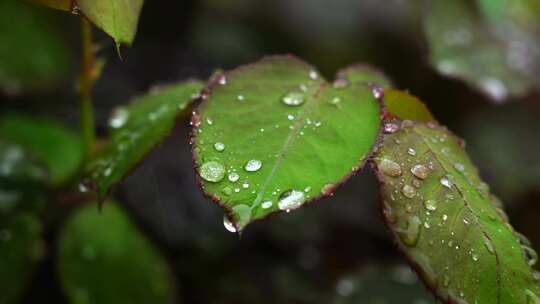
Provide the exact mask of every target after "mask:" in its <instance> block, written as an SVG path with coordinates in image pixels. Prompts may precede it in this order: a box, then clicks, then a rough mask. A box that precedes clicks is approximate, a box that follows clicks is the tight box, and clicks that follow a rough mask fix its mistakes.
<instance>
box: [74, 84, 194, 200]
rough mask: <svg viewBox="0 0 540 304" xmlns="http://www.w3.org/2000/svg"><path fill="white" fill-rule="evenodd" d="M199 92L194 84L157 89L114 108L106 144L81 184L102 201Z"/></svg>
mask: <svg viewBox="0 0 540 304" xmlns="http://www.w3.org/2000/svg"><path fill="white" fill-rule="evenodd" d="M201 88H202V83H200V82H198V81H190V82H185V83H180V84H176V85H170V86H165V87H158V88H156V89H153V90H152V91H151V92H150V93H149V94H147V95H145V96H142V97H139V98H137V99H136V100H134V101H133V103H131V104H130V105H129V106H125V107H119V108H117V109H116V110H115V111H114V112H113V114H112V116H111V117H110V119H109V127H110V140H109V142H108V143H107V144H106V145H105V146H104V147H103V149H102V150H101V151H100V152H98V153H97V155H96V157H95V158H93V159H92V160H91V161H90V162H89V164H88V166H87V167H86V169H85V172H86V173H85V175H86V179H85V181H84V183H85V184H86V185H87V186H88V187H90V188H92V189H94V190H96V191H97V193H98V195H99V196H100V197H101V198H104V197H105V196H106V195H107V193H108V192H109V190H110V188H111V187H112V185H113V184H115V183H118V182H119V181H120V180H122V178H124V176H126V175H127V174H128V173H129V172H130V171H131V170H132V169H133V168H134V167H135V166H136V165H137V164H138V163H139V162H140V161H142V159H143V158H144V156H146V154H148V153H149V152H150V151H151V150H152V148H154V147H155V146H156V145H158V144H159V143H160V142H161V141H163V139H164V138H165V137H166V136H167V135H169V133H170V132H171V130H172V129H173V127H174V124H175V122H176V119H177V117H178V116H179V115H180V114H181V113H182V112H183V111H184V110H185V109H186V108H187V106H188V105H189V104H190V103H191V101H192V99H193V96H194V95H196V94H197V93H198V92H199V91H200V89H201Z"/></svg>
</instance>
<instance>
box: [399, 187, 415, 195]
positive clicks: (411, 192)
mask: <svg viewBox="0 0 540 304" xmlns="http://www.w3.org/2000/svg"><path fill="white" fill-rule="evenodd" d="M401 193H403V195H404V196H405V197H407V198H413V197H414V196H415V195H416V190H415V189H414V188H413V187H412V186H410V185H404V186H403V188H401Z"/></svg>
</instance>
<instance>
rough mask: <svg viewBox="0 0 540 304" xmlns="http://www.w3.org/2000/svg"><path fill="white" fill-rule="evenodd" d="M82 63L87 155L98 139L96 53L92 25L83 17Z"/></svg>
mask: <svg viewBox="0 0 540 304" xmlns="http://www.w3.org/2000/svg"><path fill="white" fill-rule="evenodd" d="M81 37H82V45H81V46H82V63H81V74H80V78H79V107H80V111H81V131H82V138H83V141H84V145H85V148H86V149H85V151H86V157H88V156H89V155H90V154H92V151H93V149H94V144H95V141H96V138H95V137H96V134H95V133H96V132H95V127H94V110H93V106H92V85H93V83H94V80H95V79H94V65H95V59H96V58H95V53H94V47H93V45H92V25H91V24H90V22H89V21H88V20H86V19H85V18H84V17H81Z"/></svg>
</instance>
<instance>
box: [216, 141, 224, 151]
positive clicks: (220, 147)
mask: <svg viewBox="0 0 540 304" xmlns="http://www.w3.org/2000/svg"><path fill="white" fill-rule="evenodd" d="M214 149H216V151H218V152H223V150H225V144H224V143H222V142H217V143H215V144H214Z"/></svg>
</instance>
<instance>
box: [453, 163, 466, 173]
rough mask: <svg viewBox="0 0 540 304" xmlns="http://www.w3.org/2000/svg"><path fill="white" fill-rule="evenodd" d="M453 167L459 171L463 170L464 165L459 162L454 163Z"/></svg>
mask: <svg viewBox="0 0 540 304" xmlns="http://www.w3.org/2000/svg"><path fill="white" fill-rule="evenodd" d="M454 168H455V169H456V170H458V171H461V172H463V171H465V166H464V165H463V164H460V163H455V164H454Z"/></svg>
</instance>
